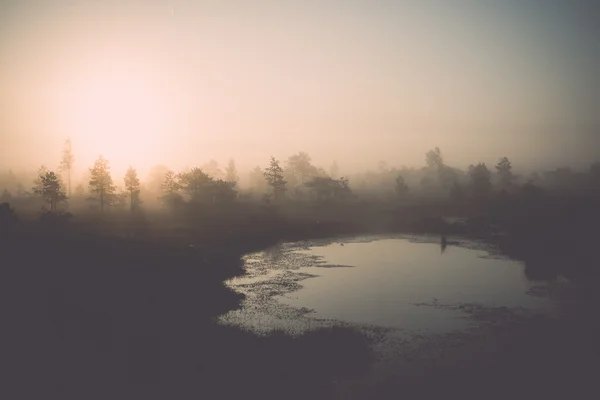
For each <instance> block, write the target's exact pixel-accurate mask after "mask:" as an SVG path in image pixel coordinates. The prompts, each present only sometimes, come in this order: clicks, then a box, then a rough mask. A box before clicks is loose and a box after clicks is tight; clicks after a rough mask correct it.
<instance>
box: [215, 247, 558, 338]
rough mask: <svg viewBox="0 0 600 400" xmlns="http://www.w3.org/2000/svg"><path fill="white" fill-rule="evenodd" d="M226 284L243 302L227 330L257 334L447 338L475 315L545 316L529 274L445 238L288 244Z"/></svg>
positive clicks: (250, 259)
mask: <svg viewBox="0 0 600 400" xmlns="http://www.w3.org/2000/svg"><path fill="white" fill-rule="evenodd" d="M245 271H246V273H245V275H243V276H241V277H238V278H234V279H232V280H230V281H227V282H226V284H227V285H228V286H230V287H231V288H232V289H233V290H235V291H238V292H240V293H243V294H244V295H245V296H246V297H245V300H244V301H243V302H242V304H241V307H240V309H238V310H234V311H231V312H229V313H227V314H225V315H223V316H222V317H221V322H222V323H226V324H233V325H238V326H241V327H242V328H245V329H249V330H252V331H256V332H257V333H260V332H268V331H270V330H273V329H287V330H291V331H302V330H306V329H310V328H311V327H317V326H319V325H323V324H332V323H344V324H354V325H362V326H376V327H381V328H390V329H398V330H412V331H429V332H449V331H453V330H457V329H462V328H466V327H468V326H469V324H472V323H473V321H472V318H469V317H470V316H472V314H473V313H472V311H473V310H481V309H484V308H488V309H503V310H521V311H522V310H543V309H544V308H547V307H548V306H549V304H548V300H547V299H544V298H540V297H538V296H532V295H531V294H530V293H531V289H532V283H530V282H528V281H527V279H526V278H525V275H524V273H523V265H522V263H520V262H517V261H513V260H510V259H507V258H504V257H501V256H499V255H497V254H494V251H493V249H491V248H486V247H485V246H483V245H478V244H477V243H473V242H468V241H460V240H456V241H450V242H449V243H448V245H447V246H446V247H445V248H442V246H441V244H440V242H439V238H423V237H422V238H406V237H361V238H355V239H352V240H343V241H328V242H327V241H326V242H301V243H288V244H282V245H279V246H276V247H274V248H271V249H269V250H267V251H265V252H260V253H255V254H250V255H248V256H247V257H246V258H245Z"/></svg>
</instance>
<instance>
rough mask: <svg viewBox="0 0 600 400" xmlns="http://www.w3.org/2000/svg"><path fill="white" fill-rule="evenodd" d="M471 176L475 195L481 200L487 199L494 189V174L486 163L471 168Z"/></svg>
mask: <svg viewBox="0 0 600 400" xmlns="http://www.w3.org/2000/svg"><path fill="white" fill-rule="evenodd" d="M469 176H470V177H471V190H472V193H473V195H474V196H476V197H479V198H484V197H487V196H488V195H489V193H490V191H491V189H492V181H491V176H492V174H491V173H490V171H489V169H488V168H487V166H486V165H485V163H479V164H477V165H475V166H473V165H471V166H469Z"/></svg>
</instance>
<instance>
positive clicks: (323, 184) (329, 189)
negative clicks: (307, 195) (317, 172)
mask: <svg viewBox="0 0 600 400" xmlns="http://www.w3.org/2000/svg"><path fill="white" fill-rule="evenodd" d="M304 186H306V187H307V188H309V189H310V190H311V192H313V193H314V195H315V197H316V199H317V200H318V201H323V200H329V199H334V200H340V201H341V200H345V199H347V198H348V197H350V195H351V194H352V191H351V190H350V185H349V184H348V180H347V179H345V178H343V177H342V178H340V179H333V178H330V177H328V176H327V177H323V176H315V177H314V178H312V179H311V180H310V181H308V182H306V183H305V184H304Z"/></svg>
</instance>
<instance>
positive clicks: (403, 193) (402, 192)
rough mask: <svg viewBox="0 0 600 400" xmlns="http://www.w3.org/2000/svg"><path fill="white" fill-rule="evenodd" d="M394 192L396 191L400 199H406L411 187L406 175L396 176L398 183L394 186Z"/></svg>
mask: <svg viewBox="0 0 600 400" xmlns="http://www.w3.org/2000/svg"><path fill="white" fill-rule="evenodd" d="M394 192H396V196H398V198H399V199H405V198H406V197H408V193H409V189H408V185H407V184H406V181H405V180H404V177H403V176H402V175H398V177H396V185H395V186H394Z"/></svg>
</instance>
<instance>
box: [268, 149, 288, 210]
mask: <svg viewBox="0 0 600 400" xmlns="http://www.w3.org/2000/svg"><path fill="white" fill-rule="evenodd" d="M263 174H264V177H265V180H266V181H267V185H269V186H271V188H272V189H273V200H275V201H278V200H280V199H281V198H282V197H283V195H284V194H285V191H286V184H287V182H286V181H285V180H284V179H283V169H282V168H281V166H280V165H279V161H277V160H276V159H275V157H271V161H270V162H269V167H268V168H266V169H265V172H264V173H263Z"/></svg>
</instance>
